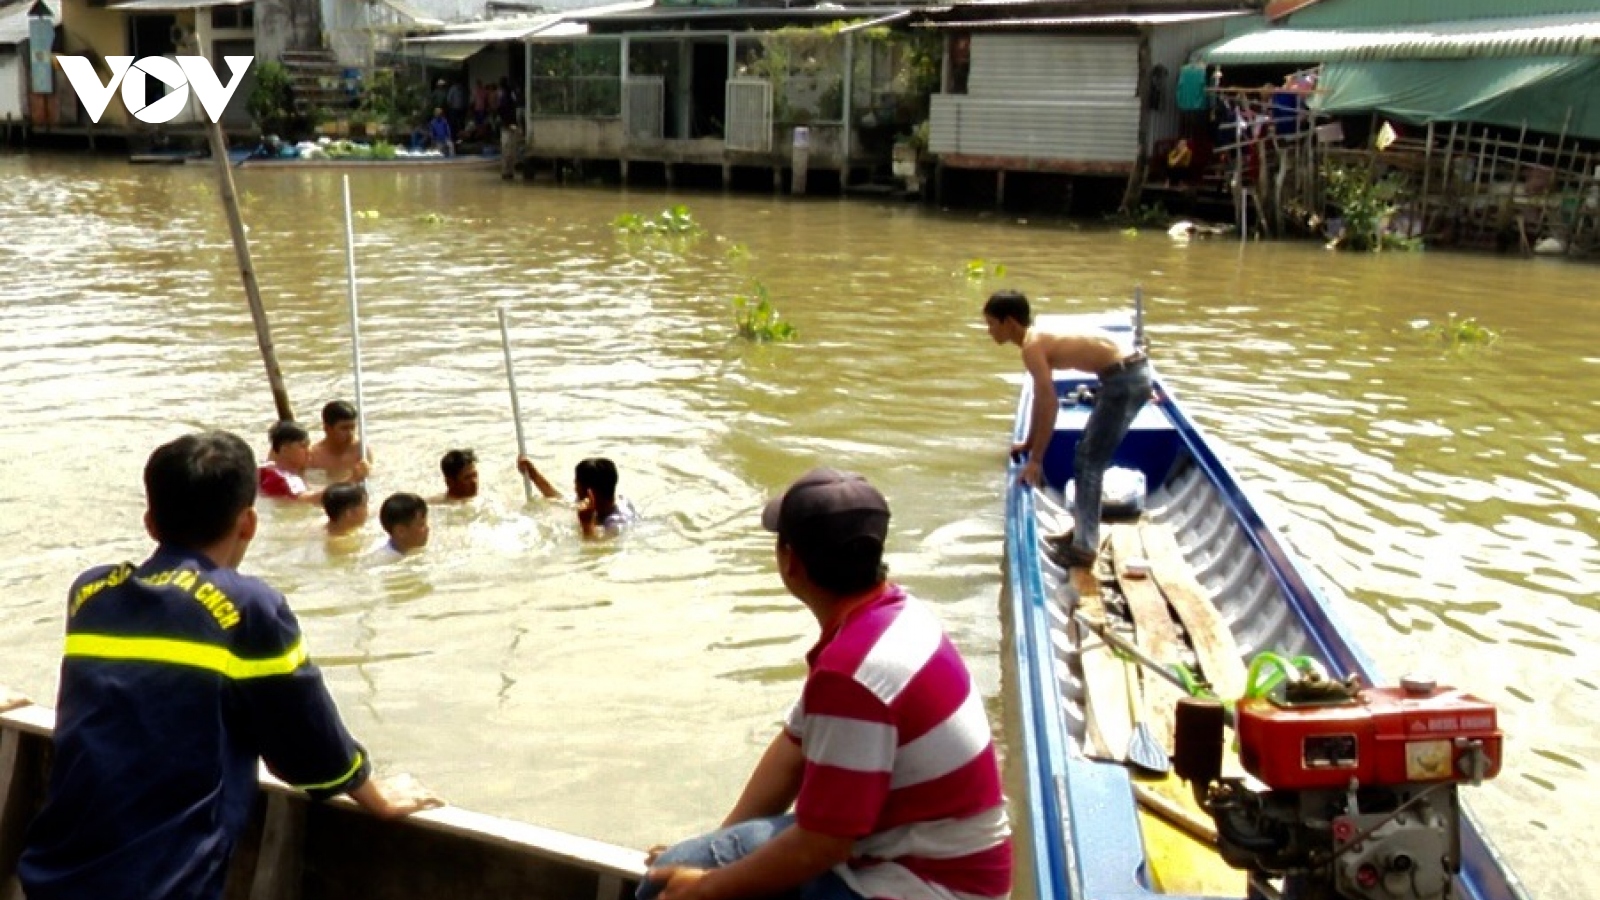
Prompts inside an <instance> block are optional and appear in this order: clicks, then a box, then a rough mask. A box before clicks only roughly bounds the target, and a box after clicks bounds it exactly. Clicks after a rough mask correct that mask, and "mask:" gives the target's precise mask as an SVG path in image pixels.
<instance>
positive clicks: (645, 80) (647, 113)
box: [622, 75, 667, 140]
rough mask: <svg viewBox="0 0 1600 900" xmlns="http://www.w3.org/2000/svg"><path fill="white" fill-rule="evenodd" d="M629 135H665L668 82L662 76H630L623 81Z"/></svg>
mask: <svg viewBox="0 0 1600 900" xmlns="http://www.w3.org/2000/svg"><path fill="white" fill-rule="evenodd" d="M622 84H623V90H624V95H623V98H622V115H623V117H624V118H625V119H626V120H627V127H628V137H634V138H646V139H651V140H659V139H660V138H661V137H662V135H663V134H665V133H666V132H665V126H666V101H665V97H666V88H667V83H666V81H665V79H663V78H662V77H661V76H660V75H630V76H628V78H627V79H626V80H625V81H623V82H622Z"/></svg>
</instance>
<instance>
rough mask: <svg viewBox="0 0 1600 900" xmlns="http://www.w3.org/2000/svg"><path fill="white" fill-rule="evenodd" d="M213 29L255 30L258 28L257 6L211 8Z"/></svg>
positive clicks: (248, 4)
mask: <svg viewBox="0 0 1600 900" xmlns="http://www.w3.org/2000/svg"><path fill="white" fill-rule="evenodd" d="M211 27H212V28H243V29H247V30H248V29H254V28H255V27H256V8H255V4H252V3H246V4H243V5H241V6H213V7H212V8H211Z"/></svg>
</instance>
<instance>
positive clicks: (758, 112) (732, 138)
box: [725, 78, 772, 153]
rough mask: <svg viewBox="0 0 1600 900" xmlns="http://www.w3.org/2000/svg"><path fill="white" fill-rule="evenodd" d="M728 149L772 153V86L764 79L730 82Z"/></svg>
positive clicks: (734, 80) (732, 79)
mask: <svg viewBox="0 0 1600 900" xmlns="http://www.w3.org/2000/svg"><path fill="white" fill-rule="evenodd" d="M725 140H726V143H727V148H728V149H729V150H743V151H748V152H751V153H768V152H771V150H772V83H771V82H769V81H767V80H766V79H765V78H729V79H728V129H727V137H726V138H725Z"/></svg>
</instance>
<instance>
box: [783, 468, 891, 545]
mask: <svg viewBox="0 0 1600 900" xmlns="http://www.w3.org/2000/svg"><path fill="white" fill-rule="evenodd" d="M761 526H762V527H763V528H765V529H767V530H768V531H770V532H773V533H774V534H777V535H778V536H779V537H781V538H783V539H784V541H786V542H788V543H790V544H806V545H812V546H815V545H818V544H826V545H829V546H843V545H844V544H847V543H849V542H851V541H853V540H855V539H857V538H863V537H867V538H872V539H873V540H875V541H877V542H878V545H879V546H880V547H881V546H882V545H883V542H884V540H885V539H886V538H887V537H888V536H889V501H887V500H885V499H883V495H882V494H880V493H878V489H877V488H875V487H873V486H872V485H871V484H869V483H868V482H867V480H866V479H865V478H863V477H861V476H860V475H857V474H856V473H854V472H841V471H839V470H838V469H828V468H817V469H812V470H811V471H809V472H807V473H805V474H804V475H801V476H800V477H799V478H798V479H796V480H795V482H794V484H791V485H789V489H788V490H786V491H784V492H783V495H782V496H779V497H774V498H772V500H771V501H769V502H768V503H767V507H766V509H765V510H763V511H762V513H761Z"/></svg>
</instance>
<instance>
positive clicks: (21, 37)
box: [0, 0, 61, 46]
mask: <svg viewBox="0 0 1600 900" xmlns="http://www.w3.org/2000/svg"><path fill="white" fill-rule="evenodd" d="M35 6H43V7H44V8H45V9H46V10H47V11H49V13H50V20H51V21H52V22H54V23H56V24H57V25H60V24H61V9H60V8H59V7H55V6H51V5H50V4H48V3H45V2H43V0H39V2H38V3H34V2H32V0H24V2H22V3H18V4H17V5H15V6H8V7H6V8H4V9H0V44H4V45H7V46H10V45H11V44H20V43H22V42H23V41H25V40H27V39H28V19H29V18H30V17H31V16H30V14H31V13H32V12H33V8H34V7H35Z"/></svg>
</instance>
